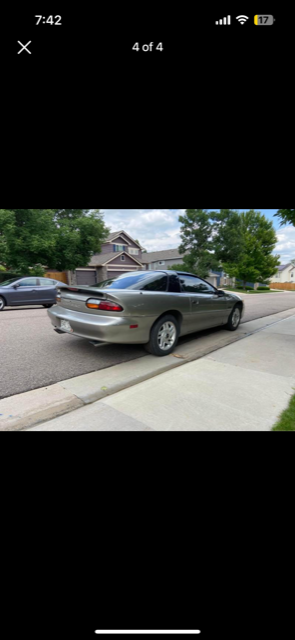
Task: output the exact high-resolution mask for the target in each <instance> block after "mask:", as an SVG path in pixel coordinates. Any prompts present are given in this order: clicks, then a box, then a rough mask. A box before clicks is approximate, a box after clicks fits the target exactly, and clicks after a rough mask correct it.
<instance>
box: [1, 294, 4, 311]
mask: <svg viewBox="0 0 295 640" xmlns="http://www.w3.org/2000/svg"><path fill="white" fill-rule="evenodd" d="M4 307H5V302H4V300H3V298H1V296H0V311H3V309H4Z"/></svg>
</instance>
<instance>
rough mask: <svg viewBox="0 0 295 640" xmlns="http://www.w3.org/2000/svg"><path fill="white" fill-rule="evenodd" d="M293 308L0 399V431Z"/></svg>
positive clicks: (67, 407)
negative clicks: (170, 351) (164, 351)
mask: <svg viewBox="0 0 295 640" xmlns="http://www.w3.org/2000/svg"><path fill="white" fill-rule="evenodd" d="M294 314H295V309H292V310H291V309H288V310H286V311H281V312H279V313H276V314H272V315H271V316H265V317H264V318H259V319H256V320H251V321H249V322H246V323H242V324H241V325H240V327H239V329H238V330H237V332H235V333H234V334H232V333H231V332H228V331H226V330H222V329H221V330H220V329H219V328H218V331H215V330H214V329H213V333H212V330H210V334H209V335H204V333H203V334H201V336H200V337H201V344H200V337H198V338H197V339H195V340H190V341H189V342H186V343H184V344H182V345H180V346H178V348H177V349H176V352H175V353H173V354H171V355H169V356H164V357H162V358H156V357H154V356H149V355H147V356H145V357H143V358H139V359H137V360H131V361H130V362H124V363H121V364H118V365H115V366H113V367H109V368H107V369H102V370H100V371H95V372H93V373H87V374H85V375H83V376H77V377H76V378H71V379H68V380H63V381H61V382H58V383H56V384H54V385H52V386H49V387H48V386H47V387H43V388H41V389H35V390H33V391H28V392H25V393H21V394H18V395H16V396H10V397H8V398H4V399H3V400H0V431H22V430H25V429H27V428H30V427H33V426H37V425H38V424H41V423H42V422H46V421H48V420H51V419H53V418H57V417H59V416H61V415H64V414H66V413H69V412H71V411H74V410H75V409H79V408H80V407H83V406H85V405H87V404H92V403H93V402H96V401H98V400H101V399H102V398H105V397H107V396H111V395H113V394H115V393H117V392H118V391H122V390H123V389H127V388H129V387H132V386H134V385H136V384H138V383H140V382H144V381H145V380H149V379H150V378H154V377H155V376H157V375H159V374H161V373H165V372H166V371H169V370H171V369H175V368H176V367H180V366H182V365H184V364H186V363H188V362H192V361H194V360H198V359H199V358H202V357H203V356H206V355H208V354H209V353H212V352H213V351H217V350H218V349H221V348H222V347H225V346H227V345H229V344H232V343H234V342H237V341H239V340H243V339H244V338H247V337H248V336H251V335H253V334H254V333H257V332H258V331H262V330H263V329H265V328H266V327H268V326H269V325H272V324H275V323H277V322H281V321H282V320H284V319H286V318H288V317H290V316H294Z"/></svg>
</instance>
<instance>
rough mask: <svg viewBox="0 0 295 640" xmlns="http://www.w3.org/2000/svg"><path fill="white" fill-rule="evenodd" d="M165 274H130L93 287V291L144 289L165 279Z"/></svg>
mask: <svg viewBox="0 0 295 640" xmlns="http://www.w3.org/2000/svg"><path fill="white" fill-rule="evenodd" d="M163 275H164V274H163V272H161V271H159V272H157V273H155V272H153V273H151V272H148V271H146V272H137V273H128V274H124V275H122V276H118V278H112V279H110V280H104V282H100V283H99V284H95V285H91V289H92V288H93V287H95V288H96V289H137V290H138V289H142V288H143V287H144V286H146V285H147V284H149V283H150V282H154V281H155V280H156V279H157V278H161V277H163Z"/></svg>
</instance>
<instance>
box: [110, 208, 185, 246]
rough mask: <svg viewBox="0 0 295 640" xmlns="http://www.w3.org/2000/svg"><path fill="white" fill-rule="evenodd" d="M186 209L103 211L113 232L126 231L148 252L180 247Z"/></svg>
mask: <svg viewBox="0 0 295 640" xmlns="http://www.w3.org/2000/svg"><path fill="white" fill-rule="evenodd" d="M184 211H185V209H101V212H102V213H103V214H104V221H105V223H106V225H107V226H108V227H110V229H111V231H119V230H120V229H124V231H126V232H127V233H129V235H131V236H132V237H133V238H135V239H137V240H139V242H140V244H141V245H142V246H143V247H144V248H145V249H147V251H160V250H161V249H174V248H175V247H178V246H179V245H180V223H179V222H178V217H179V215H182V214H183V212H184Z"/></svg>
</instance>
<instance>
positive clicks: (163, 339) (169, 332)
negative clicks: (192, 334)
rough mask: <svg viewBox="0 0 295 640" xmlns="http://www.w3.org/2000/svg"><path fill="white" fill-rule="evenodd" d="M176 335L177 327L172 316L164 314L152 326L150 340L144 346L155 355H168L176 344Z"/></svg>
mask: <svg viewBox="0 0 295 640" xmlns="http://www.w3.org/2000/svg"><path fill="white" fill-rule="evenodd" d="M178 336H179V327H178V324H177V321H176V320H175V318H174V316H168V315H167V316H164V318H161V319H160V320H158V322H156V324H155V325H154V326H153V328H152V330H151V337H150V341H149V343H148V344H147V345H145V348H146V350H147V351H148V352H149V353H152V354H153V355H155V356H168V355H169V353H171V352H172V351H173V349H174V347H175V346H176V344H177V342H178Z"/></svg>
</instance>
